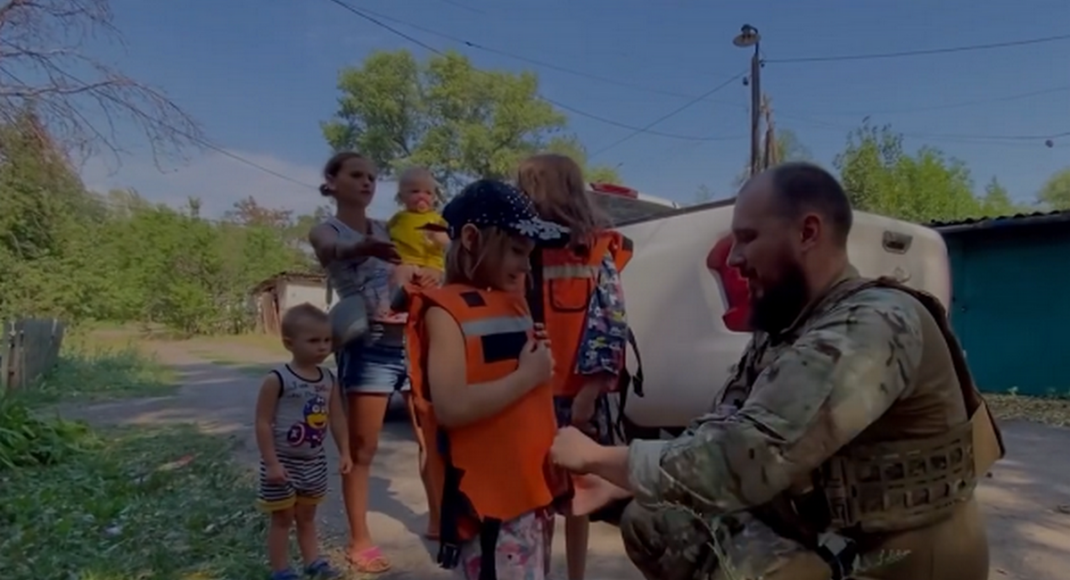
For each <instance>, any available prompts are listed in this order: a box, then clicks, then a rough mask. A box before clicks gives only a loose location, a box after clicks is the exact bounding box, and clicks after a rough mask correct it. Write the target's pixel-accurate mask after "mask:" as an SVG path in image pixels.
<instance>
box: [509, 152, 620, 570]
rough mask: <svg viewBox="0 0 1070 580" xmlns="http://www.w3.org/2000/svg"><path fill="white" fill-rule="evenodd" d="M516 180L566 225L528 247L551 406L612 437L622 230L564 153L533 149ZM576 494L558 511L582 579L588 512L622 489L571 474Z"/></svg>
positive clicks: (601, 437)
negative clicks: (552, 241)
mask: <svg viewBox="0 0 1070 580" xmlns="http://www.w3.org/2000/svg"><path fill="white" fill-rule="evenodd" d="M517 185H518V187H519V188H520V189H521V191H523V192H524V193H525V194H526V195H527V196H528V197H530V198H531V200H532V201H533V202H534V204H535V207H536V208H537V210H538V212H539V216H540V217H541V218H543V219H545V220H547V221H549V222H553V223H556V224H558V225H560V226H563V227H564V228H567V229H568V231H569V238H568V241H567V243H566V244H563V245H562V247H559V248H542V249H538V250H536V251H535V252H534V253H533V254H532V276H531V277H532V283H531V285H530V287H529V290H528V303H529V305H530V308H531V310H532V315H533V317H534V319H535V321H536V322H543V323H545V324H546V331H547V334H548V336H549V337H550V344H551V345H552V348H553V355H554V360H555V361H556V362H557V364H556V366H555V369H554V379H553V387H554V409H555V411H556V415H557V420H558V424H559V426H560V427H562V428H567V427H570V426H572V427H576V428H578V429H580V430H582V431H584V432H585V433H587V434H588V435H589V436H591V437H592V438H594V439H595V440H597V441H599V442H601V443H603V444H609V443H611V442H612V433H611V424H610V415H609V403H608V400H607V397H606V394H607V393H609V392H611V391H613V390H615V389H616V387H617V383H618V376H619V375H620V373H621V372H622V370H623V369H624V352H625V347H626V341H627V334H628V325H627V321H626V319H625V315H624V295H623V291H622V289H621V284H620V274H619V272H620V270H621V269H622V268H623V267H624V265H625V264H626V263H627V261H628V259H629V258H630V256H631V243H630V241H629V240H627V238H624V237H623V236H621V235H620V234H618V233H616V232H613V231H612V230H610V228H609V226H610V224H609V220H608V219H606V218H605V217H604V216H603V215H602V213H601V212H600V211H599V209H598V208H597V206H596V205H595V202H594V200H593V199H592V198H591V197H590V195H589V194H588V193H587V186H586V183H585V182H584V179H583V170H582V169H581V168H580V166H579V164H577V163H576V162H575V161H573V160H572V159H571V158H569V157H567V156H564V155H557V154H543V155H536V156H534V157H530V158H528V159H525V160H524V161H522V162H521V163H520V166H519V168H518V171H517ZM573 486H574V490H575V494H574V496H573V500H572V503H571V505H570V506H568V507H567V508H565V509H563V510H562V511H564V513H565V556H566V560H567V563H568V578H569V580H582V579H583V576H584V573H585V568H586V560H587V542H588V534H589V526H590V523H589V519H588V517H587V514H590V513H591V512H592V511H594V510H596V509H598V508H600V507H603V506H604V505H605V504H607V503H609V502H611V501H612V500H615V499H621V498H624V497H627V492H626V491H625V490H622V489H620V488H617V487H615V486H613V485H611V484H609V483H608V482H605V481H603V480H600V479H598V478H592V477H586V476H584V477H575V478H573Z"/></svg>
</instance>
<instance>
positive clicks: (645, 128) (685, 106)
mask: <svg viewBox="0 0 1070 580" xmlns="http://www.w3.org/2000/svg"><path fill="white" fill-rule="evenodd" d="M745 74H746V71H743V72H740V73H738V74H736V76H734V77H732V78H730V79H728V80H726V81H725V82H723V83H721V84H719V85H717V86H716V87H714V88H712V89H710V90H708V91H706V92H705V93H703V94H701V95H699V96H697V97H695V98H694V99H691V100H690V101H688V102H686V103H684V104H683V105H682V106H680V107H677V108H676V109H674V110H672V111H671V112H669V113H666V114H664V115H662V116H660V117H658V118H657V119H654V120H653V121H651V122H649V123H647V124H646V125H645V126H643V127H639V128H636V129H635V130H633V131H632V132H631V133H629V134H627V135H625V136H624V137H621V138H620V139H617V140H616V141H614V142H612V143H610V144H609V145H606V146H605V147H602V148H601V149H598V150H597V151H595V152H594V153H591V154H590V155H589V156H588V159H594V158H595V157H597V156H598V155H601V154H602V153H605V152H606V151H609V150H610V149H612V148H614V147H616V146H618V145H620V144H621V143H624V142H625V141H628V140H629V139H631V138H632V137H635V136H636V135H639V134H640V133H648V132H650V128H651V127H653V126H655V125H657V124H658V123H661V122H662V121H665V120H667V119H669V118H670V117H675V116H676V115H678V114H680V113H682V112H683V111H685V110H686V109H688V108H690V107H692V106H694V105H696V104H698V103H699V102H700V101H702V100H704V99H705V98H706V97H709V96H710V95H712V94H714V93H716V92H717V91H719V90H721V89H723V88H725V87H727V86H728V85H730V84H732V83H733V82H735V81H737V80H739V79H741V78H743V75H745Z"/></svg>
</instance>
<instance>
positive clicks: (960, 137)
mask: <svg viewBox="0 0 1070 580" xmlns="http://www.w3.org/2000/svg"><path fill="white" fill-rule="evenodd" d="M777 116H778V117H780V118H783V119H788V120H795V121H797V122H801V123H805V124H810V125H816V126H819V127H826V128H829V129H836V130H837V131H852V130H854V129H857V126H847V125H841V124H838V123H830V122H828V121H822V120H818V119H809V118H806V117H803V116H799V115H795V114H792V113H790V112H789V113H783V112H780V111H778V112H777ZM893 131H894V132H895V133H898V134H900V135H903V136H904V137H911V138H915V139H929V140H933V141H947V142H959V143H968V144H999V145H1004V146H1007V145H1026V144H1029V143H1027V142H1028V141H1044V140H1046V139H1053V140H1054V139H1059V138H1062V137H1070V131H1063V132H1056V133H1051V134H1046V135H991V134H957V133H925V132H920V133H919V132H911V131H898V130H895V129H893Z"/></svg>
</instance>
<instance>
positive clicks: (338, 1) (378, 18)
mask: <svg viewBox="0 0 1070 580" xmlns="http://www.w3.org/2000/svg"><path fill="white" fill-rule="evenodd" d="M327 1H328V2H330V3H332V4H335V5H337V6H338V7H340V8H343V9H344V10H347V11H349V12H351V13H352V14H354V15H356V16H359V17H360V18H363V19H364V20H367V21H368V22H371V23H372V24H375V25H376V26H379V27H380V28H383V29H384V30H387V31H389V32H392V33H393V34H396V35H397V36H400V37H401V38H404V39H405V40H408V41H409V42H411V43H413V44H415V45H417V46H420V47H421V48H424V49H425V50H428V51H430V52H432V53H434V54H437V55H441V56H446V53H444V52H443V51H442V50H440V49H438V48H436V47H434V46H431V45H430V44H427V43H426V42H424V41H422V40H420V39H418V38H415V37H413V36H412V35H410V34H407V33H405V32H402V31H401V30H398V29H397V28H395V27H393V26H390V25H389V24H387V23H385V22H383V20H392V21H396V22H398V23H399V24H403V25H405V26H410V27H412V28H414V29H417V30H423V31H425V32H427V33H428V34H435V35H437V36H442V37H444V38H448V39H450V40H453V41H454V42H458V43H462V44H464V45H466V46H470V47H472V48H478V49H481V50H487V51H491V52H497V53H498V54H502V55H506V54H505V53H504V51H497V49H489V48H486V47H483V46H482V45H476V44H475V43H472V42H469V41H466V40H463V39H459V38H455V37H451V36H447V35H444V34H442V33H439V32H435V31H431V30H428V29H424V28H423V27H420V26H416V25H413V24H409V23H406V22H401V21H398V20H397V19H394V18H390V17H386V16H382V15H378V14H376V15H375V16H373V15H372V13H371V12H370V11H368V10H365V9H363V8H362V9H357V8H354V7H353V6H350V5H349V4H347V3H346V2H343V1H342V0H327ZM508 56H510V57H511V58H516V59H520V60H524V61H526V62H539V61H534V59H528V58H527V57H522V56H518V55H511V54H510V55H508ZM540 66H546V67H555V68H556V69H557V70H561V71H567V72H570V73H571V74H576V75H580V76H584V77H587V78H594V77H593V76H592V75H589V74H587V73H583V72H580V71H574V70H571V69H565V68H563V67H557V66H556V65H552V64H549V63H541V64H540ZM476 70H477V71H478V70H479V69H476ZM479 72H485V71H479ZM741 76H742V75H736V76H734V77H732V78H730V79H728V81H726V82H725V83H724V85H718V87H717V90H719V89H720V88H723V86H726V85H728V84H729V83H731V82H732V81H735V80H737V79H738V78H740V77H741ZM599 80H602V81H603V82H611V83H615V84H621V83H620V82H619V81H613V80H611V79H604V78H601V77H599ZM629 86H631V87H632V88H636V87H637V85H629ZM713 92H715V91H708V92H707V93H705V95H704V96H700V97H699V98H698V99H693V100H692V101H690V102H688V103H687V104H686V105H685V106H684V107H681V108H680V110H681V111H682V110H683V109H686V108H688V107H690V106H691V105H694V104H695V103H697V102H698V101H701V100H702V99H703V98H705V96H708V95H711V94H713ZM536 96H537V97H538V98H539V99H541V100H543V101H545V102H547V103H549V104H551V105H554V106H555V107H558V108H561V109H565V110H567V111H569V112H571V113H574V114H576V115H579V116H581V117H586V118H588V119H592V120H595V121H598V122H600V123H606V124H608V125H613V126H616V127H621V128H624V129H629V130H632V131H636V134H638V133H647V134H650V135H656V136H659V137H669V138H673V139H682V140H685V141H720V140H727V139H735V138H736V137H710V136H699V135H680V134H676V133H665V132H661V131H654V130H652V129H651V127H652V126H653V125H648V126H647V127H645V128H640V127H635V126H634V125H628V124H626V123H621V122H619V121H613V120H610V119H606V118H605V117H601V116H599V115H595V114H592V113H588V112H586V111H583V110H580V109H577V108H575V107H572V106H569V105H566V104H564V103H561V102H559V101H556V100H554V99H551V98H548V97H546V96H543V95H536ZM674 96H677V97H683V96H684V95H681V94H678V93H677V94H674ZM670 116H671V115H670ZM666 118H667V117H666ZM658 122H659V123H660V121H658ZM656 124H657V123H654V125H656Z"/></svg>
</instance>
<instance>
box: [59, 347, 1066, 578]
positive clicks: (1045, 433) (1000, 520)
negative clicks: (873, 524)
mask: <svg viewBox="0 0 1070 580" xmlns="http://www.w3.org/2000/svg"><path fill="white" fill-rule="evenodd" d="M243 355H246V356H244V357H243V358H250V359H255V358H257V357H256V355H255V353H252V352H246V353H243ZM158 356H159V357H160V358H161V360H162V361H164V362H166V363H167V364H170V365H173V366H175V367H176V368H177V369H178V371H179V372H180V374H181V380H182V384H183V387H182V388H181V389H180V390H179V391H178V392H177V393H176V394H175V395H174V396H169V397H159V398H152V399H142V400H134V401H129V400H127V401H120V402H115V403H106V404H100V405H94V406H92V407H89V408H82V409H78V410H76V411H75V412H74V414H77V415H79V416H82V417H86V418H89V419H91V420H92V421H94V422H99V423H122V424H157V423H171V422H191V423H197V424H199V425H201V426H202V428H203V429H205V430H207V431H211V432H215V433H221V434H230V435H233V436H234V437H236V438H237V440H238V441H239V443H240V446H239V452H238V453H239V460H240V461H242V462H243V463H245V464H247V465H248V466H249V468H250V469H253V468H255V466H256V462H257V454H256V444H255V440H254V437H253V432H252V415H253V406H254V402H255V399H256V389H257V386H258V379H257V378H255V377H254V376H253V375H252V374H250V373H249V372H242V371H239V370H235V368H233V367H228V366H225V365H221V364H216V363H212V362H209V361H208V360H206V359H205V358H203V357H202V356H199V355H198V354H196V353H195V352H191V351H190V350H189V349H187V348H185V347H183V346H181V345H178V344H164V345H161V347H160V348H159V351H158ZM248 362H249V363H250V364H259V363H265V362H270V358H266V356H265V357H264V358H261V359H260V360H249V361H248ZM1003 429H1004V437H1005V440H1006V442H1007V447H1008V450H1009V453H1008V455H1009V458H1008V459H1006V460H1004V461H1002V462H1001V463H1000V464H999V465H998V467H997V468H996V469H995V471H994V472H993V474H992V476H991V477H989V478H987V479H986V480H985V481H984V482H982V484H981V486H980V492H979V494H980V498H981V500H982V502H983V505H984V506H985V510H986V513H987V515H988V524H989V534H990V539H991V540H992V573H991V575H990V578H991V579H993V580H995V579H1000V580H1059V579H1062V578H1065V577H1066V570H1068V569H1070V462H1068V461H1066V460H1065V457H1066V456H1067V455H1066V449H1067V448H1070V430H1067V429H1058V428H1053V427H1045V426H1041V425H1036V424H1032V423H1027V422H1010V423H1007V424H1005V425H1004V426H1003ZM1060 458H1063V459H1060ZM331 459H332V461H333V460H334V457H332V458H331ZM372 473H373V480H372V499H371V504H372V506H373V511H372V513H371V514H370V515H369V517H370V520H371V521H370V523H371V526H372V530H373V532H374V533H375V537H376V539H377V541H378V542H379V543H380V544H381V547H382V548H383V549H384V550H385V551H386V553H387V554H388V555H389V556H390V557H391V558H392V560H393V562H394V570H393V571H392V572H391V573H389V574H388V575H384V576H381V577H382V578H384V580H386V579H412V580H416V579H420V580H425V579H426V580H433V579H435V578H448V577H449V574H447V573H445V572H443V571H442V570H440V569H438V568H437V567H436V566H435V565H434V564H433V563H432V558H431V556H430V555H429V547H428V546H427V545H426V544H425V543H424V542H423V541H422V540H421V539H420V532H421V531H422V530H423V527H424V525H425V519H424V518H425V517H426V511H427V508H426V505H425V500H424V497H423V491H422V489H421V486H420V482H419V478H418V477H417V475H416V449H415V444H414V443H412V442H411V439H410V438H409V436H408V426H407V423H406V422H405V421H393V422H391V423H389V424H388V425H387V428H386V430H385V433H384V434H383V438H382V441H381V443H380V447H379V454H378V457H377V458H376V465H375V466H374V467H373V470H372ZM250 501H252V498H250ZM342 513H343V512H342V505H341V500H340V499H339V498H338V495H337V493H332V499H331V501H330V502H329V503H327V504H326V505H325V506H324V508H323V509H322V511H321V514H322V519H323V527H324V529H325V530H326V531H327V533H328V534H329V535H330V536H333V537H342V535H343V534H344V520H343V515H342ZM558 532H559V533H558V534H557V540H556V542H557V544H558V545H557V550H556V554H557V556H556V557H555V560H556V566H557V567H558V568H561V567H563V565H564V562H563V553H564V550H563V546H562V545H561V539H562V538H563V532H562V531H561V530H560V526H559V529H558ZM591 536H592V537H591V550H590V556H589V573H588V578H590V579H591V580H608V579H611V578H612V579H613V580H640V579H641V575H640V574H639V573H638V572H637V571H636V570H635V569H634V568H632V566H631V565H630V564H629V562H628V559H627V557H626V556H625V555H624V553H623V549H622V548H621V543H620V536H619V534H618V533H617V532H616V530H615V529H614V528H611V527H609V526H604V525H595V526H594V529H593V530H592V534H591ZM561 577H562V578H563V577H564V576H561Z"/></svg>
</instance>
